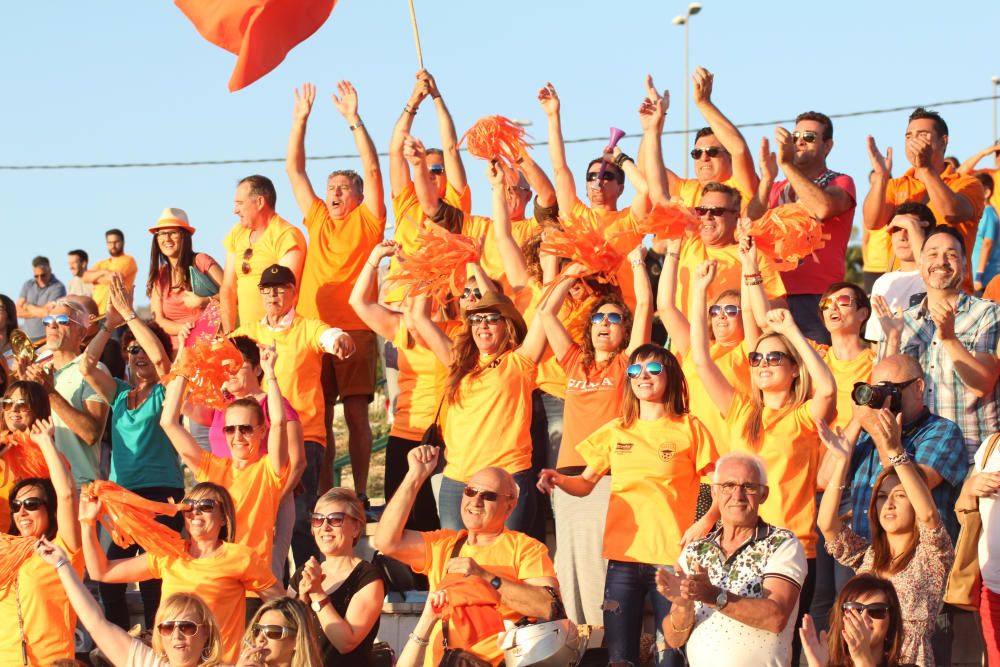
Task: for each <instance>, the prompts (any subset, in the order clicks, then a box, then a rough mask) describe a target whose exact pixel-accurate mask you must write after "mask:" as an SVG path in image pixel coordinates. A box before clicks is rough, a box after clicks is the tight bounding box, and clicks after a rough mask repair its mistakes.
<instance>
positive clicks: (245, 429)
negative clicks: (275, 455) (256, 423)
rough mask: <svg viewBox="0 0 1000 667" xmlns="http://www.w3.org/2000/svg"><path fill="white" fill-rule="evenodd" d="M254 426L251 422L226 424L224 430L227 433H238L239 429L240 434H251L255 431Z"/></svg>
mask: <svg viewBox="0 0 1000 667" xmlns="http://www.w3.org/2000/svg"><path fill="white" fill-rule="evenodd" d="M253 429H254V427H253V426H252V425H251V424H226V425H225V426H223V427H222V432H223V433H225V434H226V435H236V432H237V431H239V432H240V435H250V434H251V433H253Z"/></svg>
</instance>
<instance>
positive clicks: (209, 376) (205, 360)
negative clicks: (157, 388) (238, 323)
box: [163, 335, 243, 410]
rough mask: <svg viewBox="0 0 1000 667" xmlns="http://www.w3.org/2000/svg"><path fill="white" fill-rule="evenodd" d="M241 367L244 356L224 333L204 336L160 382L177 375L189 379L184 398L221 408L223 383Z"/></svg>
mask: <svg viewBox="0 0 1000 667" xmlns="http://www.w3.org/2000/svg"><path fill="white" fill-rule="evenodd" d="M241 366H243V355H242V354H240V351H239V350H237V349H236V346H235V345H233V343H232V341H230V340H229V339H228V338H226V337H225V336H210V335H205V336H202V337H199V338H198V339H197V340H196V341H195V342H194V345H192V346H191V347H188V348H185V350H184V353H183V354H182V355H181V358H180V359H178V360H177V362H176V363H175V364H174V367H173V368H172V369H170V372H169V373H167V375H166V377H164V378H163V384H164V385H166V384H168V383H169V382H170V381H171V380H172V379H174V378H175V377H177V376H178V375H183V376H184V377H186V378H187V379H188V386H187V389H188V393H187V397H186V400H187V401H188V402H190V403H192V404H193V405H200V406H204V407H206V408H210V409H212V410H223V409H225V407H226V401H225V399H224V397H223V395H222V386H223V385H224V384H225V383H226V380H228V379H229V378H230V376H232V375H233V374H234V373H235V372H236V371H238V370H239V369H240V367H241Z"/></svg>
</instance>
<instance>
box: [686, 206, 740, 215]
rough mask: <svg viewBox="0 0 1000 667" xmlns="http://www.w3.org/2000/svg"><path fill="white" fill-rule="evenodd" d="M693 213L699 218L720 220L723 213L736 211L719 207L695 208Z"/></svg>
mask: <svg viewBox="0 0 1000 667" xmlns="http://www.w3.org/2000/svg"><path fill="white" fill-rule="evenodd" d="M694 212H695V213H697V214H698V215H699V216H706V215H711V216H712V217H713V218H721V217H722V216H723V214H725V213H735V212H736V211H734V210H733V209H731V208H723V207H721V206H695V207H694Z"/></svg>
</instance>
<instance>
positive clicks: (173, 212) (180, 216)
mask: <svg viewBox="0 0 1000 667" xmlns="http://www.w3.org/2000/svg"><path fill="white" fill-rule="evenodd" d="M161 229H183V230H185V231H186V232H187V233H188V234H194V227H192V226H191V225H190V223H188V214H187V213H185V212H184V209H180V208H169V207H167V208H165V209H163V213H161V214H160V217H159V219H158V220H157V221H156V224H155V225H153V226H152V227H150V228H149V233H150V234H155V233H156V232H158V231H160V230H161Z"/></svg>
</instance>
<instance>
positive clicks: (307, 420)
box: [232, 315, 330, 446]
mask: <svg viewBox="0 0 1000 667" xmlns="http://www.w3.org/2000/svg"><path fill="white" fill-rule="evenodd" d="M329 328H330V327H328V326H327V325H326V324H324V323H323V322H320V321H319V320H312V319H307V318H305V317H302V316H300V315H295V318H294V319H293V320H292V325H291V326H290V327H288V328H287V329H282V330H281V331H275V330H273V329H271V328H270V327H268V326H266V325H264V324H261V322H260V321H259V320H253V321H250V322H244V323H243V324H241V325H240V327H239V328H238V329H236V331H234V332H233V334H232V335H233V336H248V337H250V338H252V339H253V340H255V341H257V342H258V343H259V344H261V345H274V346H275V348H276V350H277V352H278V361H277V363H276V364H275V366H274V372H275V374H276V375H277V376H278V383H279V384H280V385H281V393H282V395H283V396H284V397H285V398H286V399H287V400H288V402H289V403H291V404H292V407H293V408H295V411H296V412H297V413H299V420H300V421H301V422H302V437H303V438H304V439H305V440H309V441H311V442H318V443H319V444H321V445H324V446H325V445H326V426H325V424H324V423H323V418H324V416H325V414H326V413H325V410H326V403H325V399H324V398H323V386H322V384H321V383H320V372H321V371H322V369H323V354H324V351H323V348H322V347H320V344H319V339H320V336H321V335H322V334H323V332H324V331H326V330H327V329H329Z"/></svg>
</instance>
